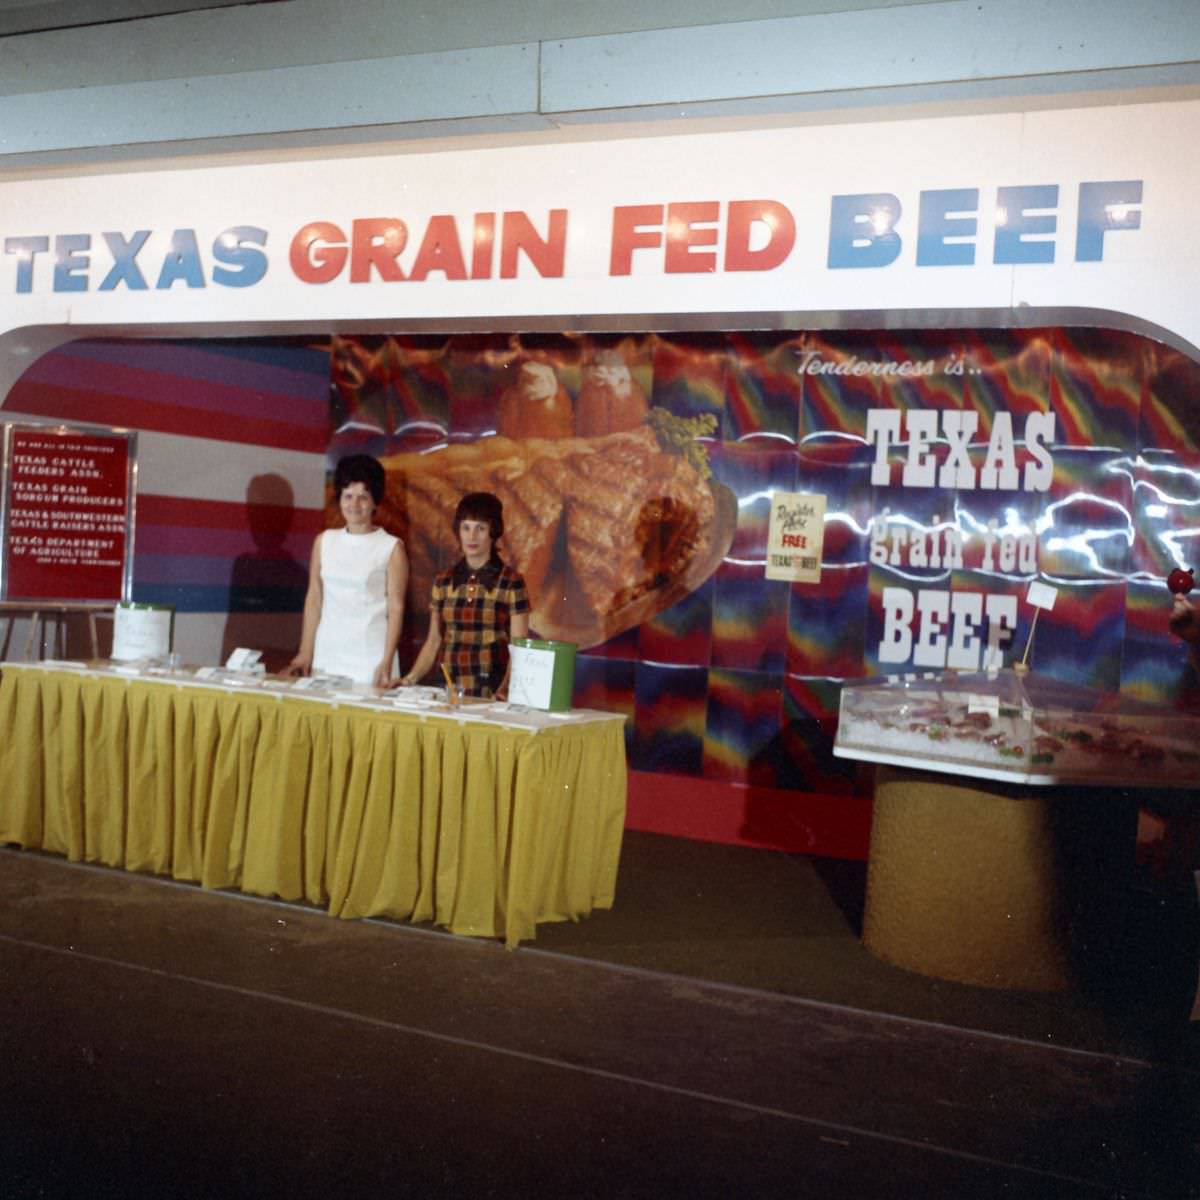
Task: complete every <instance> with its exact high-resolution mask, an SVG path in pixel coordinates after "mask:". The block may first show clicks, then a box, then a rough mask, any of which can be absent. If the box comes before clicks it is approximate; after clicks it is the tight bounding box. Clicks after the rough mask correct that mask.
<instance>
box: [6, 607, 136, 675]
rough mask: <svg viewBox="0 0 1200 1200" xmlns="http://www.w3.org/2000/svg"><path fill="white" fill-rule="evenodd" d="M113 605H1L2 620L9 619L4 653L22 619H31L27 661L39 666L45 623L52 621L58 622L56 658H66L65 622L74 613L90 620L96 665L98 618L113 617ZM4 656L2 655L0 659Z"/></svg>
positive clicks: (90, 634)
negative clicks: (23, 617)
mask: <svg viewBox="0 0 1200 1200" xmlns="http://www.w3.org/2000/svg"><path fill="white" fill-rule="evenodd" d="M112 610H113V605H112V604H71V603H62V604H32V603H30V604H22V603H17V602H9V601H6V602H3V603H0V616H5V617H8V633H7V635H6V636H5V638H4V642H3V647H2V648H3V649H5V650H6V649H7V647H8V642H9V639H10V638H11V637H12V631H13V627H14V625H15V623H16V619H17V617H19V616H28V617H29V618H30V621H29V636H28V637H27V638H26V639H25V661H26V662H36V661H37V660H39V659H41V658H43V657H44V654H43V650H44V640H43V639H44V633H43V623H44V622H46V621H47V620H49V619H53V620H54V622H55V627H54V657H55V658H65V657H66V640H67V639H66V625H65V621H66V618H67V617H68V616H70V615H71V614H72V613H86V614H87V619H88V635H89V637H90V639H91V648H92V655H91V657H92V659H93V661H94V660H96V659H98V658H99V657H100V639H99V637H98V636H97V633H96V617H97V615H98V614H104V615H111V613H112ZM3 657H4V655H3V654H0V658H3Z"/></svg>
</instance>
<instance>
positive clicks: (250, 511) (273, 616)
mask: <svg viewBox="0 0 1200 1200" xmlns="http://www.w3.org/2000/svg"><path fill="white" fill-rule="evenodd" d="M295 513H296V508H295V496H294V494H293V492H292V485H291V484H290V483H288V481H287V480H286V479H284V478H283V477H282V476H281V475H271V474H267V475H256V476H254V478H253V479H251V480H250V483H249V485H248V486H247V488H246V527H247V528H248V529H249V531H250V536H251V537H252V538H253V540H254V549H253V550H252V551H249V552H248V553H246V554H239V555H238V556H237V558H236V559H234V562H233V570H232V573H231V575H230V581H229V585H230V586H229V619H228V620H227V621H226V623H225V634H224V637H223V638H222V639H221V661H222V662H224V661H225V659H227V658H228V657H229V654H230V652H231V651H232V650H234V649H235V648H237V647H238V646H250V647H252V648H253V649H255V650H261V651H262V654H263V662H264V663H265V664H266V668H267V670H268V671H278V670H281V669H282V668H283V667H284V666H286V665H287V663H288V662H289V661H291V658H292V655H294V654H295V653H296V647H297V646H298V645H299V644H300V625H301V621H302V616H303V614H302V612H301V609H302V607H303V602H304V592H305V589H306V587H307V586H308V567H307V566H306V565H305V564H304V563H301V562H297V561H296V559H295V558H293V557H292V555H291V554H290V553H289V551H288V549H287V538H288V534H289V533H290V532H291V528H292V522H293V520H294V518H295Z"/></svg>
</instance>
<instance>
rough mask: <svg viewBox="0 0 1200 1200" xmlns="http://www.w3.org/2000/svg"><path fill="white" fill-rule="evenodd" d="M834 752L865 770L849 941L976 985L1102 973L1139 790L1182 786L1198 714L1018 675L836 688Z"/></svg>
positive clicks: (1036, 984)
mask: <svg viewBox="0 0 1200 1200" xmlns="http://www.w3.org/2000/svg"><path fill="white" fill-rule="evenodd" d="M834 752H835V753H836V754H838V755H840V756H842V757H848V758H859V759H863V760H865V761H869V762H876V763H881V764H887V765H884V766H881V767H880V768H879V769H878V771H877V775H876V785H875V809H874V817H873V821H872V827H871V848H870V860H869V863H868V868H867V894H866V903H865V908H864V914H863V943H864V945H865V946H866V947H867V949H868V950H870V951H871V952H872V953H873V954H875V955H877V956H878V957H880V958H883V959H885V960H887V961H888V962H891V963H894V964H895V965H897V966H900V967H904V968H906V969H908V970H912V971H917V972H920V973H921V974H925V975H932V976H935V977H937V978H941V979H950V980H954V981H956V982H960V983H971V984H978V985H982V986H986V987H998V988H1020V989H1026V990H1038V991H1056V990H1066V989H1070V988H1076V987H1079V986H1084V985H1086V984H1087V983H1089V982H1090V981H1091V980H1092V979H1094V978H1095V977H1097V976H1099V975H1101V974H1102V973H1103V971H1104V970H1105V969H1106V966H1107V963H1108V956H1109V954H1110V953H1111V950H1112V947H1113V945H1114V942H1115V932H1116V930H1117V928H1118V927H1119V925H1120V919H1121V911H1120V909H1121V901H1122V892H1123V887H1124V885H1125V884H1126V883H1127V882H1128V880H1129V874H1130V871H1131V869H1132V866H1133V857H1134V849H1135V840H1136V836H1137V810H1138V789H1139V788H1155V789H1160V788H1169V787H1174V788H1180V787H1184V788H1186V787H1194V786H1195V779H1196V774H1195V768H1196V765H1197V764H1198V763H1200V721H1197V720H1196V719H1195V718H1194V717H1191V716H1189V715H1187V714H1182V713H1178V712H1174V711H1173V710H1167V711H1163V710H1158V709H1155V708H1152V707H1151V706H1149V705H1141V704H1134V703H1130V702H1128V701H1126V700H1123V699H1122V698H1120V697H1114V696H1111V695H1108V694H1105V693H1097V692H1092V691H1089V690H1088V689H1084V688H1076V687H1072V686H1070V685H1064V684H1061V683H1058V682H1057V681H1055V680H1042V679H1038V678H1036V677H1033V676H1024V677H1022V676H1018V675H1015V674H1014V673H1013V672H1012V671H1003V672H998V673H995V674H993V675H990V676H979V675H977V676H970V675H953V674H951V675H939V676H926V677H922V678H918V677H913V676H910V677H906V678H895V677H894V678H890V679H886V680H872V681H864V682H863V683H861V684H857V685H852V684H848V685H847V686H846V687H845V688H844V690H843V693H842V705H841V715H840V720H839V726H838V734H837V741H836V744H835V750H834Z"/></svg>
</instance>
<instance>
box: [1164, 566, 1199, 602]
mask: <svg viewBox="0 0 1200 1200" xmlns="http://www.w3.org/2000/svg"><path fill="white" fill-rule="evenodd" d="M1195 584H1196V580H1195V578H1194V575H1193V571H1192V568H1191V567H1188V568H1187V570H1186V571H1185V570H1184V569H1183V568H1182V567H1176V568H1175V570H1173V571H1172V572H1171V573H1170V575H1168V576H1167V587H1168V588H1169V589H1170V591H1171V593H1172V594H1173V595H1175V596H1183V595H1186V594H1187V593H1188V592H1190V591H1191V590H1192V588H1193V587H1194V586H1195Z"/></svg>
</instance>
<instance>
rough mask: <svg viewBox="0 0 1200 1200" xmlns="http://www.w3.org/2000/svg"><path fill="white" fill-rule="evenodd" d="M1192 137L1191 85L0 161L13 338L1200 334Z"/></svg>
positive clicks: (6, 313)
mask: <svg viewBox="0 0 1200 1200" xmlns="http://www.w3.org/2000/svg"><path fill="white" fill-rule="evenodd" d="M1198 138H1200V101H1197V100H1191V99H1189V100H1177V101H1176V100H1172V101H1160V102H1149V103H1142V104H1130V105H1125V106H1120V107H1114V106H1106V107H1085V108H1074V109H1067V108H1060V109H1049V110H1038V111H1024V112H1000V113H973V114H960V115H954V116H943V117H917V118H912V119H891V120H884V121H863V122H857V123H856V122H846V121H844V120H841V121H837V122H832V123H828V124H819V123H811V122H810V123H806V124H802V125H792V126H783V127H778V128H759V129H737V130H721V129H718V130H710V131H704V132H696V133H688V134H676V135H659V136H646V137H632V138H630V137H626V138H619V139H612V140H595V139H588V138H584V139H581V140H578V141H563V140H561V139H556V140H555V141H554V142H552V143H546V142H540V141H536V140H535V141H532V142H530V143H527V144H522V143H520V142H519V141H518V142H516V143H515V144H506V145H495V144H492V143H490V142H485V143H483V144H467V145H464V146H462V147H454V148H450V149H446V150H442V151H438V152H433V151H421V150H419V149H415V148H414V147H413V145H412V144H409V145H408V146H407V147H406V148H405V149H403V150H401V149H399V148H397V149H395V152H393V153H382V152H379V151H376V152H374V153H372V154H369V155H361V156H357V157H355V156H353V155H345V154H343V155H340V156H338V155H335V156H327V157H326V156H314V157H312V158H310V159H307V160H299V161H286V160H274V161H271V160H263V161H259V160H257V159H251V160H249V161H247V158H246V157H231V158H227V159H225V160H221V161H217V162H215V163H208V162H206V163H204V164H200V163H196V164H195V165H193V166H191V167H185V168H181V167H180V166H179V164H178V163H173V164H172V165H171V167H170V169H164V168H159V167H156V168H155V169H130V168H128V167H127V168H125V169H124V170H122V171H120V172H112V173H104V174H102V173H94V171H93V172H88V173H76V172H73V171H71V172H67V171H58V172H53V171H49V170H46V171H40V172H36V173H35V175H36V177H31V178H4V177H2V176H0V214H2V217H0V221H2V225H0V235H2V238H3V241H2V245H0V250H2V253H0V297H3V304H2V306H0V336H3V335H5V334H8V333H10V331H16V330H20V329H25V330H29V329H31V328H33V327H39V326H40V327H58V328H60V329H63V328H66V329H72V330H76V331H78V334H77V335H81V334H82V333H83V332H85V331H87V330H90V329H97V328H103V329H105V330H107V331H109V332H114V331H120V330H123V329H124V330H128V331H129V332H130V333H135V332H145V331H148V330H153V331H154V332H156V333H159V334H166V335H176V336H178V335H184V334H187V333H189V332H193V331H195V330H197V329H199V328H219V329H223V330H224V331H226V332H227V333H234V332H236V331H237V330H238V329H240V328H244V329H254V328H260V327H262V325H263V323H264V322H270V323H271V324H272V326H274V327H278V328H283V327H291V328H293V329H300V328H303V329H308V330H325V329H334V328H343V329H345V328H353V327H355V325H361V324H363V323H371V324H372V325H375V326H379V325H380V324H382V325H386V326H389V327H393V328H397V329H399V328H404V327H406V326H415V325H417V324H420V325H421V326H422V327H426V328H428V327H432V326H438V325H439V324H440V325H444V326H445V327H446V328H456V327H458V328H461V327H463V323H464V322H474V321H487V322H491V323H492V324H493V326H494V327H497V328H521V327H525V323H527V322H531V321H538V322H542V323H545V322H549V323H550V324H551V325H555V326H557V327H559V328H571V327H572V323H573V322H579V321H586V322H588V323H589V324H592V325H594V323H595V322H596V321H603V320H605V319H612V320H620V319H621V318H622V317H626V316H638V317H640V318H644V319H645V320H646V322H647V323H648V324H649V325H650V326H651V327H653V325H654V322H655V319H656V317H665V316H669V315H670V314H689V315H697V314H706V313H712V314H728V315H731V316H733V317H734V318H735V319H736V317H737V315H738V314H748V315H749V316H750V319H751V320H753V321H754V322H757V323H767V324H778V325H781V326H797V325H801V324H803V322H804V317H805V314H817V313H843V314H845V313H862V314H867V313H873V314H876V316H875V317H874V318H867V317H864V318H863V323H864V324H879V323H883V321H882V319H881V318H880V317H879V315H878V314H881V313H889V312H891V313H895V312H904V313H908V314H917V315H918V316H917V317H916V318H915V319H919V314H920V313H926V314H939V315H938V317H937V321H938V322H944V323H950V324H961V323H963V321H962V320H955V319H954V315H953V314H955V313H960V314H970V315H971V318H972V319H973V320H974V319H976V318H977V315H978V314H979V313H981V312H990V313H992V314H999V315H996V316H995V323H998V324H1027V323H1029V322H1030V321H1031V320H1036V319H1038V317H1037V314H1038V313H1043V314H1044V313H1045V312H1046V311H1047V310H1055V311H1061V310H1064V309H1071V310H1092V312H1093V314H1094V317H1093V319H1092V320H1091V322H1090V323H1096V324H1106V323H1112V324H1125V325H1128V326H1130V327H1134V328H1141V329H1143V330H1144V331H1149V332H1155V331H1157V332H1158V335H1159V336H1163V337H1166V338H1168V339H1170V340H1173V341H1174V342H1175V343H1176V344H1178V345H1181V346H1182V347H1183V348H1185V349H1189V351H1190V352H1192V353H1195V347H1196V346H1200V301H1198V300H1197V298H1196V294H1195V288H1194V282H1193V281H1194V280H1195V278H1196V277H1197V275H1198V271H1197V267H1198V266H1200V243H1198V240H1197V238H1196V236H1195V234H1194V232H1193V230H1194V228H1195V224H1196V217H1195V213H1196V211H1197V200H1198V197H1200V168H1198V167H1197V164H1196V161H1195V158H1194V156H1193V155H1191V154H1190V153H1183V152H1181V150H1182V148H1184V147H1188V146H1191V145H1194V144H1196V142H1197V140H1198ZM947 314H949V316H947ZM964 319H965V317H964ZM1041 319H1043V320H1044V319H1045V317H1044V316H1043V317H1042V318H1041ZM1084 323H1089V322H1088V321H1087V320H1085V321H1084ZM22 336H23V337H24V338H25V340H28V335H22ZM67 336H69V335H67ZM2 382H3V380H0V383H2ZM10 382H11V381H10Z"/></svg>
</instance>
